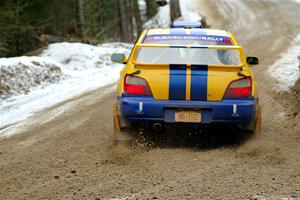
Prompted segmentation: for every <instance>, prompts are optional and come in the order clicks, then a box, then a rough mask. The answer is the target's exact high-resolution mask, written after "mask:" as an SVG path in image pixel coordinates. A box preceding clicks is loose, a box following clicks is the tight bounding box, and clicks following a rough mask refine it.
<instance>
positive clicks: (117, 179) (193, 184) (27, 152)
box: [0, 0, 300, 200]
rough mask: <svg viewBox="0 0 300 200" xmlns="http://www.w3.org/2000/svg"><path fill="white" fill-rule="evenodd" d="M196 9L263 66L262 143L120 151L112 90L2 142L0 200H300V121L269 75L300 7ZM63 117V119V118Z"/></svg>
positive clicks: (256, 3)
mask: <svg viewBox="0 0 300 200" xmlns="http://www.w3.org/2000/svg"><path fill="white" fill-rule="evenodd" d="M193 3H194V5H193V6H194V7H195V8H196V9H198V10H199V12H200V14H204V15H206V16H207V17H208V20H209V22H210V23H211V24H212V26H213V27H217V28H222V27H225V28H226V29H228V30H230V31H232V32H233V33H234V34H235V35H236V36H237V38H238V40H239V41H240V43H241V44H243V45H244V47H245V48H246V52H247V53H248V54H249V55H257V56H259V57H260V58H261V65H260V66H258V67H256V68H254V72H255V73H256V76H257V81H258V84H259V89H260V98H261V103H262V105H263V126H262V134H261V135H260V136H251V137H229V136H230V133H226V131H225V130H220V131H219V132H218V133H212V136H201V137H199V136H198V137H196V136H189V137H188V138H185V140H182V138H180V137H178V138H173V139H172V140H168V141H166V142H165V143H163V142H160V143H155V141H154V144H155V145H152V146H149V145H142V144H136V145H134V146H132V147H127V146H124V145H118V146H115V145H113V142H112V133H113V124H112V102H113V99H114V98H113V93H112V89H113V86H109V87H106V88H102V89H98V90H96V91H93V92H90V93H88V94H85V95H83V96H81V97H79V98H76V99H72V100H70V101H67V102H63V103H61V104H59V105H57V106H55V107H53V108H50V109H47V110H45V111H43V112H40V113H38V114H36V115H35V117H34V118H32V119H30V120H29V121H28V122H26V124H24V127H23V131H22V132H23V133H22V134H17V135H14V136H12V137H9V138H6V139H1V140H0V199H3V200H6V199H7V200H11V199H28V200H33V199H52V200H53V199H95V200H97V199H265V198H266V199H272V198H273V199H283V198H290V199H296V198H299V199H300V156H299V155H300V145H299V143H300V126H299V124H298V125H297V123H298V122H299V121H298V122H297V120H295V119H293V118H292V117H291V115H290V112H291V111H290V110H289V109H288V108H289V107H288V103H287V101H288V98H286V100H285V103H282V102H283V99H281V98H282V96H281V97H280V95H277V94H276V93H275V92H274V89H275V88H274V83H275V80H274V79H272V78H271V76H270V75H269V74H268V66H270V65H271V64H272V63H274V62H275V61H276V60H277V59H278V58H280V53H282V52H283V51H285V50H286V49H287V48H288V47H289V46H290V44H291V39H290V38H292V37H294V36H295V35H297V34H298V33H299V32H300V30H299V26H300V21H299V19H300V12H299V10H300V6H299V5H298V4H297V3H295V2H294V1H291V0H277V1H276V0H264V1H261V0H244V1H241V2H240V1H233V0H210V1H207V0H193ZM297 27H298V29H297ZM289 98H291V99H292V98H293V97H292V96H289ZM291 102H294V101H292V100H291ZM298 106H299V105H298ZM57 112H59V113H60V112H63V114H61V115H59V116H56V117H53V115H54V114H53V113H57ZM45 121H46V122H45ZM295 123H296V124H295ZM299 123H300V122H299ZM228 137H229V138H232V139H230V140H228Z"/></svg>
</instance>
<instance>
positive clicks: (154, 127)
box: [152, 123, 162, 132]
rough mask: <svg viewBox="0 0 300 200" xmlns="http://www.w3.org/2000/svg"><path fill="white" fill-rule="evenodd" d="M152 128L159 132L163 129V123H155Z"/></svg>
mask: <svg viewBox="0 0 300 200" xmlns="http://www.w3.org/2000/svg"><path fill="white" fill-rule="evenodd" d="M152 128H153V130H154V131H156V132H159V131H161V130H162V125H161V124H160V123H155V124H153V126H152Z"/></svg>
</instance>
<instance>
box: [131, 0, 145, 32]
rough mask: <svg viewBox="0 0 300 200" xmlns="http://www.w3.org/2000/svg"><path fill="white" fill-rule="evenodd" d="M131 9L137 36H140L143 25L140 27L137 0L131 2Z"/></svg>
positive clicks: (140, 21)
mask: <svg viewBox="0 0 300 200" xmlns="http://www.w3.org/2000/svg"><path fill="white" fill-rule="evenodd" d="M133 9H134V18H135V23H136V31H137V34H140V33H141V32H142V31H143V25H142V20H141V15H140V9H139V4H138V0H134V1H133Z"/></svg>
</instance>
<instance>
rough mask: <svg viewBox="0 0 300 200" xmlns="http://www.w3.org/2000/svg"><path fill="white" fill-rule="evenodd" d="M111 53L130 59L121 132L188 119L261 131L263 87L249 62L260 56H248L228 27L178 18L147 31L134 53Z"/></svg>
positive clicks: (118, 112)
mask: <svg viewBox="0 0 300 200" xmlns="http://www.w3.org/2000/svg"><path fill="white" fill-rule="evenodd" d="M111 58H112V61H113V62H116V63H122V64H126V66H125V67H124V69H123V70H122V71H121V77H120V79H119V82H118V84H117V101H116V103H115V105H114V109H113V110H114V126H115V134H116V136H117V137H118V136H120V134H121V133H122V130H124V129H126V128H128V127H130V126H133V125H136V124H148V125H150V127H152V128H153V129H154V130H156V131H159V130H162V129H163V127H164V126H165V125H175V124H182V125H183V124H184V123H187V124H190V125H196V126H197V127H200V128H201V127H207V126H208V125H209V126H223V125H227V126H226V127H228V125H230V126H236V127H239V128H242V129H247V130H250V131H253V132H254V131H256V132H260V118H261V117H260V116H261V109H260V106H259V99H258V91H257V87H256V83H255V79H254V75H253V73H252V72H251V70H250V68H249V65H257V64H258V58H256V57H246V56H245V53H244V50H243V48H242V47H241V46H240V45H239V44H238V43H237V41H236V40H235V38H234V37H233V35H232V34H231V33H229V32H228V31H223V30H213V29H202V28H201V24H198V23H189V22H177V23H174V24H173V26H172V28H167V29H150V30H145V31H143V32H142V33H141V35H140V36H139V38H138V40H137V41H136V43H135V45H134V47H133V49H132V52H131V54H130V56H129V58H128V59H127V58H126V56H125V55H123V54H113V55H112V57H111ZM148 127H149V126H148Z"/></svg>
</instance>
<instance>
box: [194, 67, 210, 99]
mask: <svg viewBox="0 0 300 200" xmlns="http://www.w3.org/2000/svg"><path fill="white" fill-rule="evenodd" d="M207 71H208V66H207V65H192V66H191V101H206V100H207V75H208V72H207Z"/></svg>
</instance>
